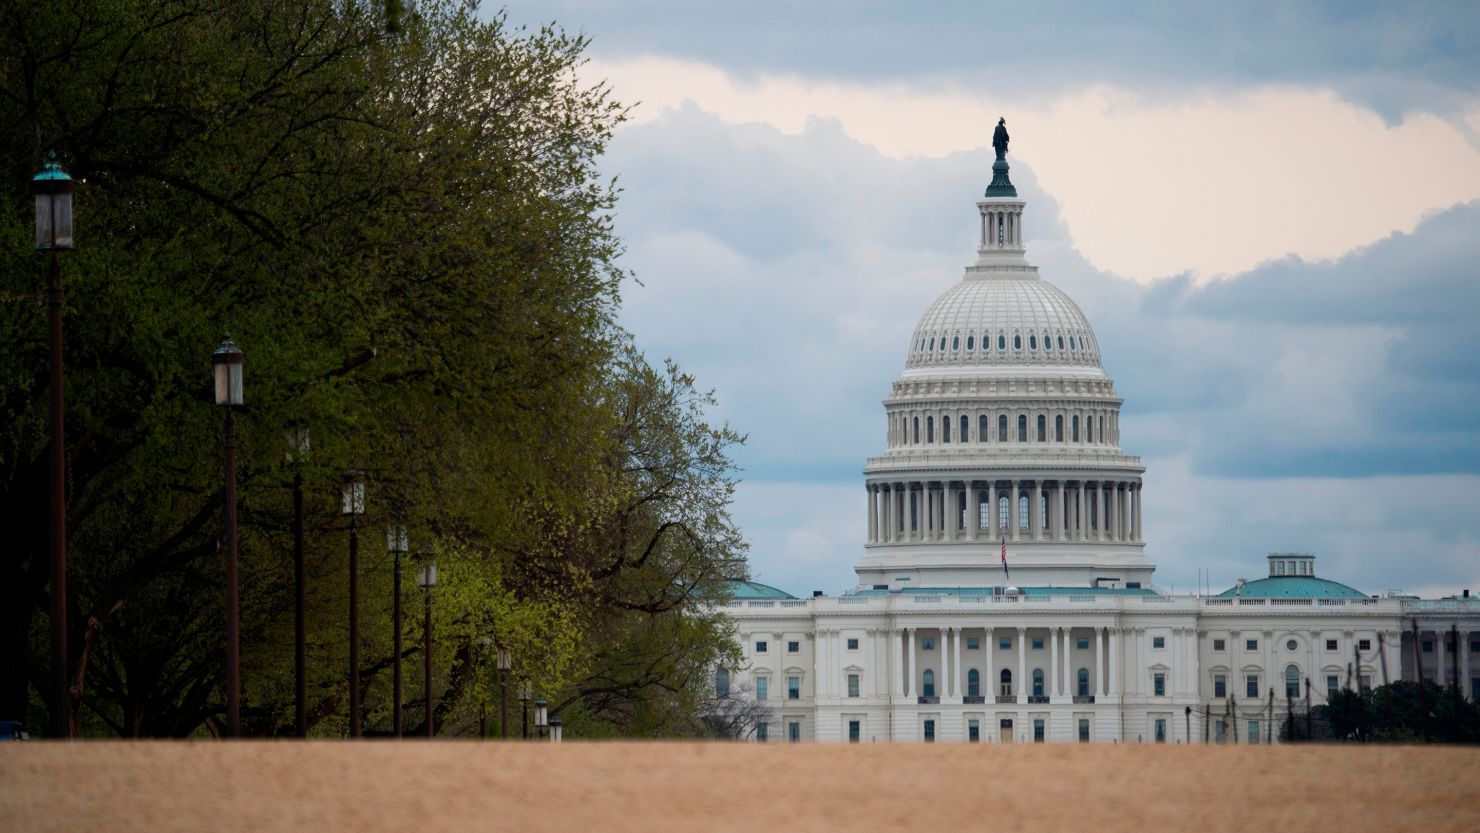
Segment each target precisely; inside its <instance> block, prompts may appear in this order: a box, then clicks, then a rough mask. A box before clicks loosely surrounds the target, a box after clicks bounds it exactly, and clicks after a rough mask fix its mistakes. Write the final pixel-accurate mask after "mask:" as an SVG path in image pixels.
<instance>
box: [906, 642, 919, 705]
mask: <svg viewBox="0 0 1480 833" xmlns="http://www.w3.org/2000/svg"><path fill="white" fill-rule="evenodd" d="M904 641H906V642H907V644H909V647H910V667H909V672H907V673H909V676H906V678H904V695H906V697H915V691H916V688H915V687H916V685H919V684H918V682H915V679H916V678H918V676H919V666H916V664H915V642H918V639H916V638H915V629H913V627H909V629H906V630H904Z"/></svg>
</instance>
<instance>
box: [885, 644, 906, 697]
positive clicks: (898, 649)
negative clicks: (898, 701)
mask: <svg viewBox="0 0 1480 833" xmlns="http://www.w3.org/2000/svg"><path fill="white" fill-rule="evenodd" d="M890 633H891V634H892V635H893V637H894V638H893V639H890V640H889V642H890V645H891V646H892V647H891V648H890V650H891V651H893V653H894V669H895V670H894V679H893V680H891V681H890V683H889V693H890V694H892V695H894V696H895V697H903V696H904V635H903V633H902V632H901V631H900V630H899V629H895V630H893V631H891V632H890Z"/></svg>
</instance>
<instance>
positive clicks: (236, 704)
mask: <svg viewBox="0 0 1480 833" xmlns="http://www.w3.org/2000/svg"><path fill="white" fill-rule="evenodd" d="M245 361H246V354H245V353H243V352H242V350H241V348H240V347H237V346H236V342H234V341H232V340H231V335H230V334H229V333H228V334H227V336H226V340H225V341H222V342H221V344H220V346H218V347H217V348H216V352H214V353H212V354H211V363H212V364H214V365H215V371H216V404H217V405H218V406H220V407H222V408H225V409H226V724H227V725H226V736H227V737H232V738H236V737H241V731H242V727H241V707H242V678H241V643H240V642H239V640H238V633H239V631H240V630H241V609H240V607H239V602H238V598H237V582H236V420H235V418H234V417H233V415H234V414H235V413H236V411H237V410H238V409H240V408H241V407H242V405H243V399H242V365H243V363H244V362H245Z"/></svg>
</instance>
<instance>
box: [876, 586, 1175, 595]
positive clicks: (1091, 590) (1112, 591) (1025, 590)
mask: <svg viewBox="0 0 1480 833" xmlns="http://www.w3.org/2000/svg"><path fill="white" fill-rule="evenodd" d="M1003 592H1004V588H1002V587H900V588H898V589H897V590H875V589H873V588H868V587H863V588H859V589H857V590H850V591H848V593H847V595H849V596H890V595H902V596H993V595H1002V594H1003ZM1018 593H1020V594H1021V595H1024V596H1155V595H1157V593H1156V591H1155V590H1152V589H1151V588H1149V587H1020V588H1018Z"/></svg>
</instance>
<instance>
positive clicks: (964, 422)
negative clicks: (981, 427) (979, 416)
mask: <svg viewBox="0 0 1480 833" xmlns="http://www.w3.org/2000/svg"><path fill="white" fill-rule="evenodd" d="M970 428H971V420H969V419H967V418H966V415H965V414H962V415H961V437H960V439H959V440H957V442H963V443H964V442H966V440H967V439H968V437H967V432H968V430H969V429H970Z"/></svg>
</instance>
